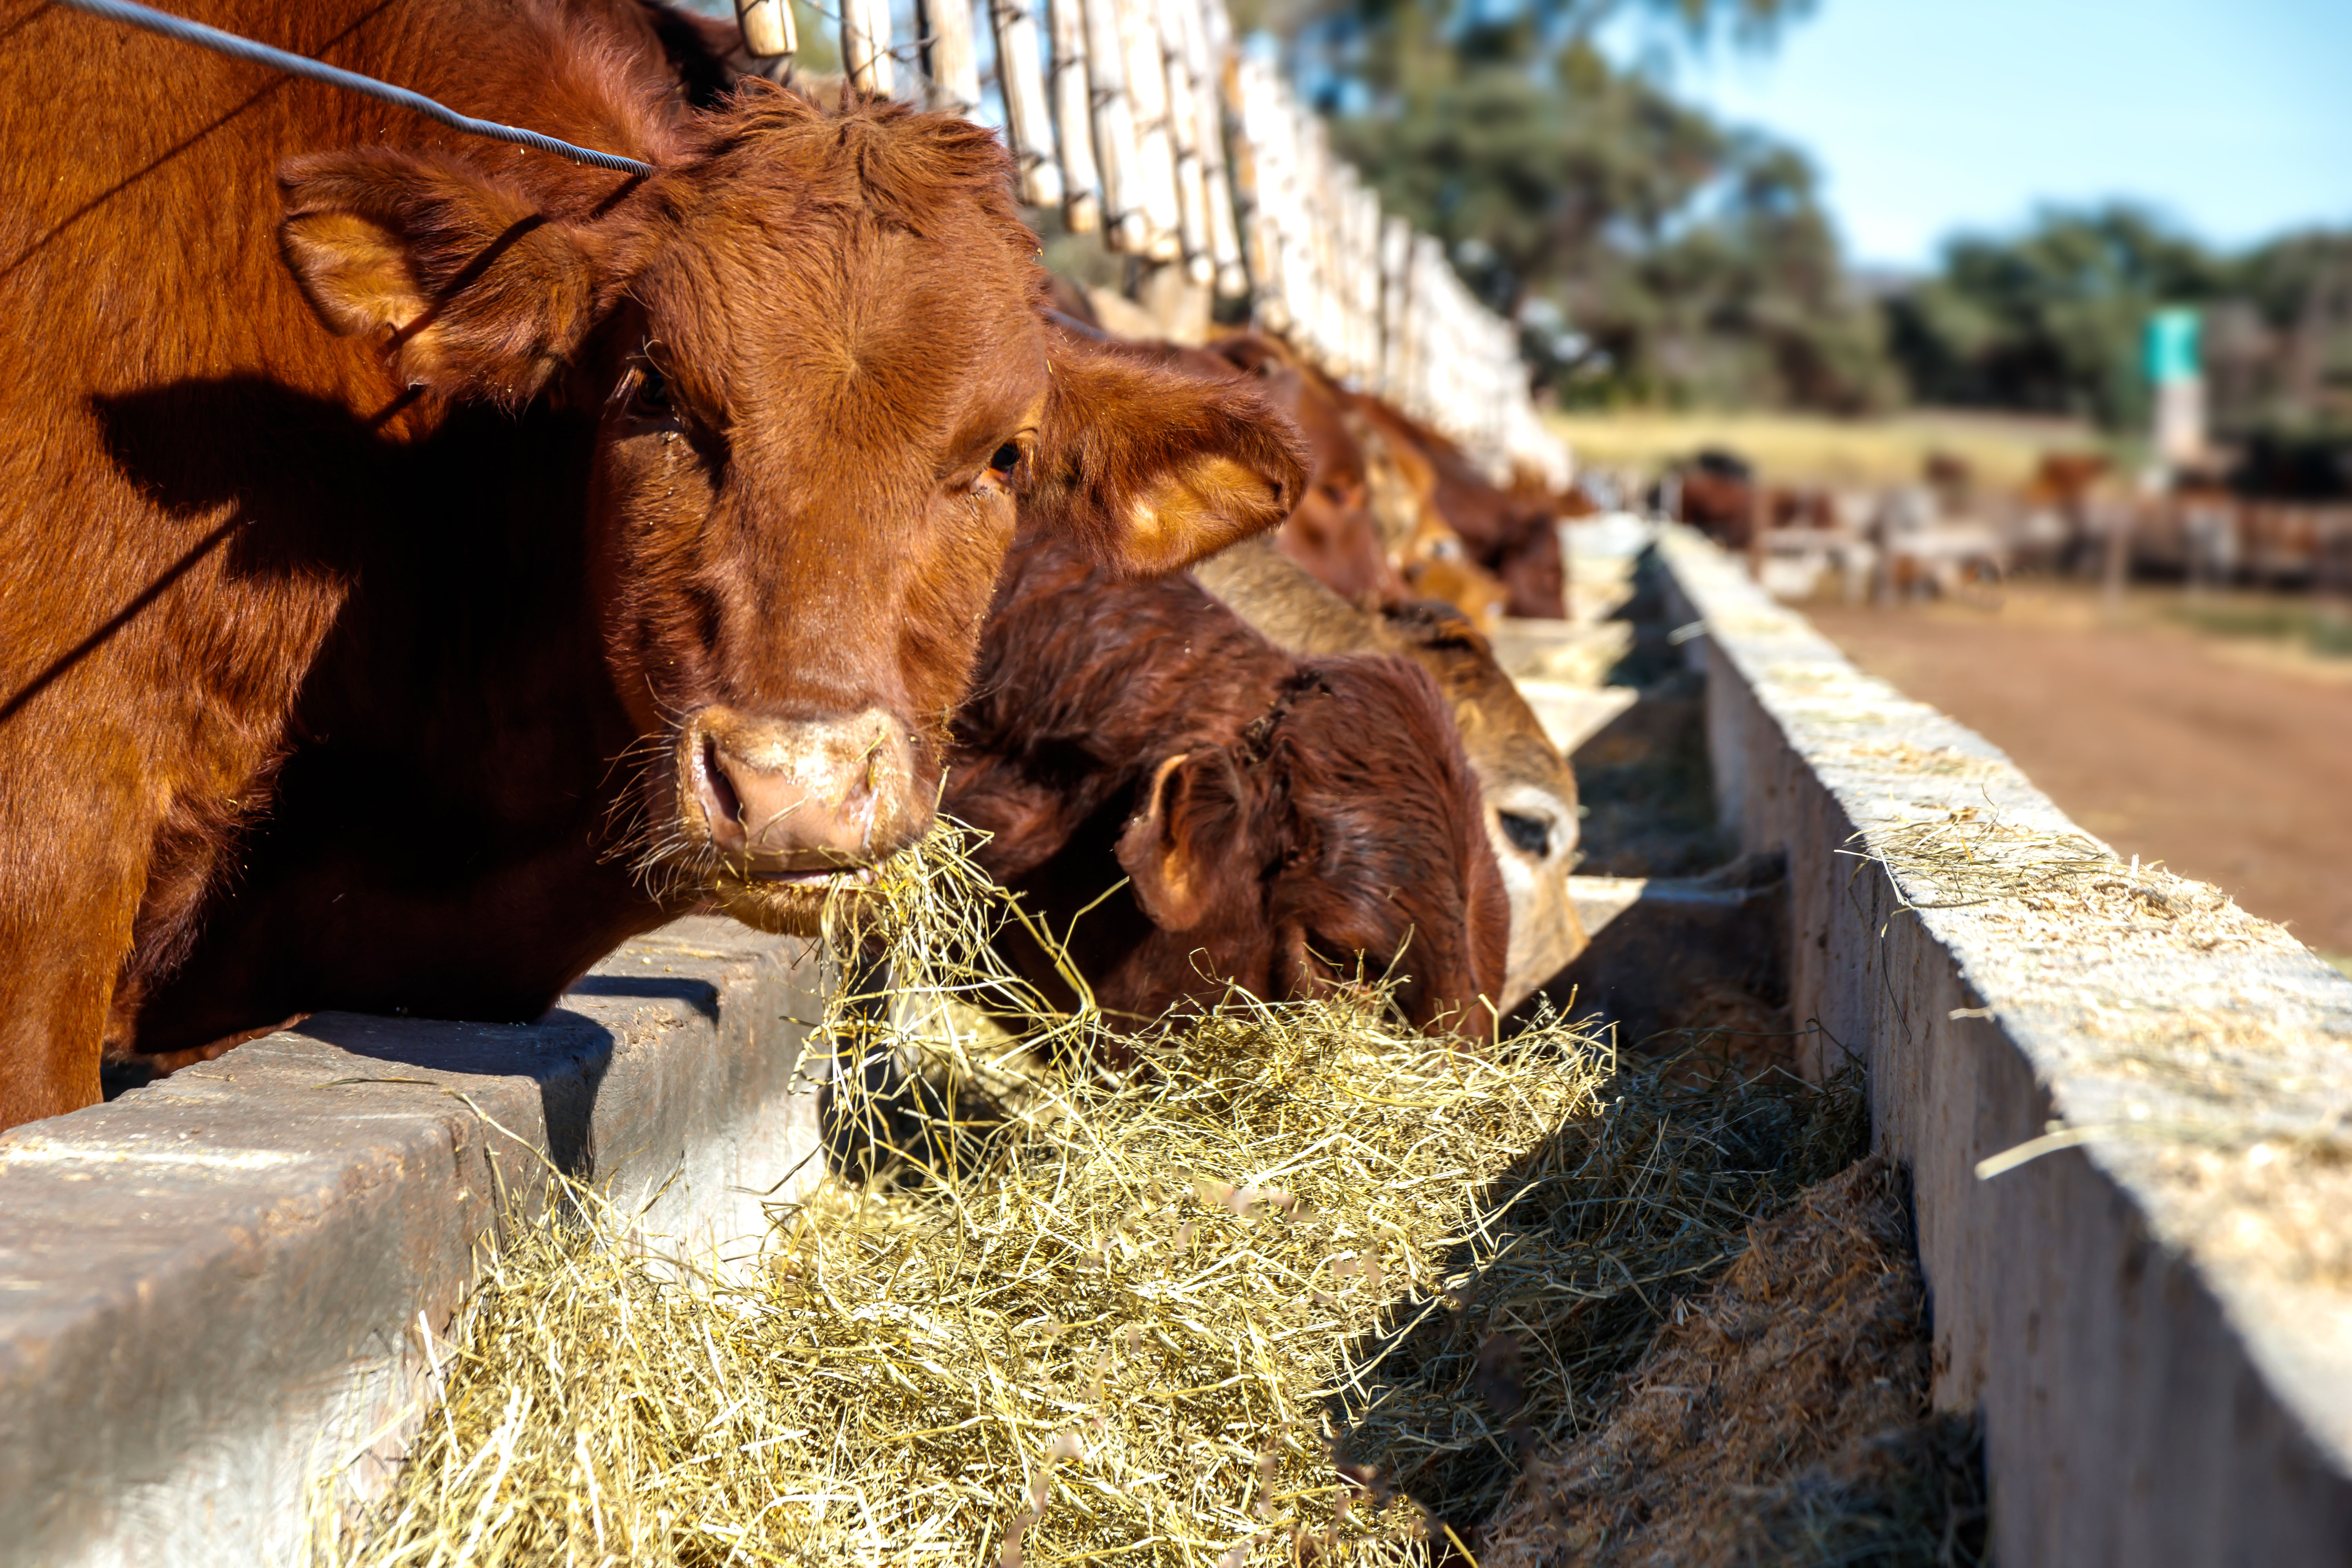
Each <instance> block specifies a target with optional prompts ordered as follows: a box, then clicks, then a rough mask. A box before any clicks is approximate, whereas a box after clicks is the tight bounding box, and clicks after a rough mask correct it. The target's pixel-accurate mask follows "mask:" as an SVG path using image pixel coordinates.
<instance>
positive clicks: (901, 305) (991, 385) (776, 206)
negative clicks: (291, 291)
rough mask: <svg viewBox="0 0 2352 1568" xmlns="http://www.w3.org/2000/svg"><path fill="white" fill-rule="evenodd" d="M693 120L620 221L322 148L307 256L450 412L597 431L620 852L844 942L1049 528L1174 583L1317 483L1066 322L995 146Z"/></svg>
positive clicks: (594, 494) (309, 208)
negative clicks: (546, 407) (1050, 324)
mask: <svg viewBox="0 0 2352 1568" xmlns="http://www.w3.org/2000/svg"><path fill="white" fill-rule="evenodd" d="M665 134H666V138H667V139H666V140H664V139H663V138H655V140H656V141H660V142H662V145H660V146H656V147H655V148H654V149H653V153H652V155H653V158H654V161H655V162H656V165H657V166H656V173H655V174H652V175H650V176H647V177H645V178H643V179H641V180H638V181H635V182H630V183H628V184H625V185H623V186H622V187H621V188H620V190H618V191H617V192H615V193H614V194H613V195H610V196H608V197H607V198H605V200H604V202H603V204H602V205H596V206H593V207H587V208H585V209H584V210H569V209H563V208H561V207H557V206H551V204H550V203H549V202H547V201H546V200H544V199H536V200H535V199H534V198H533V197H532V196H531V195H530V194H528V193H526V192H525V191H523V190H522V189H520V188H519V187H516V186H512V185H509V184H504V183H502V182H501V181H499V179H496V178H493V177H490V176H488V175H486V174H482V173H480V172H479V170H478V169H477V168H475V167H474V166H472V165H470V164H467V163H459V162H457V161H455V160H452V159H446V158H438V157H432V156H426V155H422V154H416V153H392V152H366V153H331V154H325V155H319V156H312V157H306V158H300V159H296V160H294V161H292V162H290V163H289V164H287V165H286V167H285V168H284V169H283V171H282V172H281V178H282V184H283V186H284V195H285V201H286V209H287V216H286V218H285V220H284V224H283V226H282V228H281V231H280V237H281V246H282V249H283V251H284V253H285V256H286V258H287V261H288V265H289V267H290V268H292V270H293V272H294V274H295V276H296V278H297V279H298V280H299V283H300V284H301V286H302V288H303V289H304V292H305V293H306V295H307V296H308V297H309V299H310V302H311V304H312V306H313V308H314V309H315V310H317V312H318V313H319V315H320V317H321V319H322V320H324V321H326V322H327V324H328V325H329V326H330V327H331V329H333V330H336V331H343V332H358V333H368V334H373V336H374V337H375V338H376V340H377V342H378V343H379V344H380V346H381V349H382V352H383V354H384V355H385V356H387V358H388V360H389V363H390V365H391V368H392V370H393V372H394V375H395V376H396V377H397V378H398V379H399V381H400V383H401V384H404V385H405V386H407V387H410V388H412V389H417V395H420V396H422V397H424V398H426V399H428V400H430V399H445V400H446V399H475V400H488V401H493V402H497V403H501V404H505V405H521V404H523V403H526V402H530V401H532V400H539V399H543V400H547V401H550V402H551V403H554V404H556V405H560V406H563V407H568V408H571V409H574V410H577V411H578V412H579V414H580V415H581V416H583V419H585V420H593V425H594V436H593V458H592V459H591V462H590V472H589V474H588V477H587V484H586V492H585V493H586V496H587V514H588V515H587V527H588V531H589V547H590V560H591V563H592V566H591V573H590V585H591V591H592V593H593V597H594V601H595V605H594V609H595V616H596V619H597V623H598V626H599V628H600V630H601V634H602V641H603V648H604V658H605V662H606V665H607V668H608V672H609V674H610V677H611V680H612V683H613V687H614V691H615V693H616V694H617V696H618V698H619V700H620V701H621V703H622V705H623V706H624V708H625V710H627V712H628V713H629V715H630V716H631V718H632V719H633V720H634V721H635V727H636V729H637V731H638V732H639V735H640V737H641V740H640V744H639V746H638V748H637V750H636V752H635V755H636V756H637V757H638V758H639V759H641V760H642V761H643V762H644V763H645V765H643V766H642V767H641V768H640V769H639V770H638V776H637V777H636V779H635V783H634V784H632V785H631V786H630V794H629V796H628V798H627V799H626V800H625V803H624V805H625V810H624V811H623V812H621V813H620V814H619V816H622V817H625V818H627V819H628V820H627V821H626V822H625V824H623V825H621V826H616V827H615V828H614V845H613V846H611V848H613V849H614V852H616V853H625V854H627V855H629V856H631V857H633V858H635V861H636V863H637V865H638V867H639V868H640V871H641V873H642V874H643V876H644V877H645V878H646V881H647V883H648V886H649V888H650V889H651V890H653V891H654V892H655V893H656V895H657V896H659V897H661V898H662V899H664V900H666V901H668V902H671V903H674V904H675V903H680V902H687V901H692V900H707V901H709V902H710V903H712V904H714V905H715V906H716V907H718V908H719V909H722V910H725V911H726V912H728V913H730V914H733V915H735V916H737V917H738V918H740V919H742V920H744V921H748V922H750V923H751V924H753V925H757V926H761V927H762V928H765V929H769V930H798V931H807V930H810V929H812V928H813V925H814V922H815V921H816V920H817V918H818V915H819V912H820V910H821V909H822V907H823V903H824V899H825V898H826V896H827V895H828V894H829V893H830V892H833V891H835V890H837V889H839V888H840V887H841V886H842V885H844V884H845V882H854V881H855V880H856V878H857V876H858V874H860V873H861V872H862V870H863V868H868V867H870V866H871V865H872V864H873V863H874V862H875V861H877V859H879V858H882V857H884V856H887V855H888V854H890V853H891V852H893V851H895V850H897V849H899V848H901V847H904V846H906V845H907V844H908V843H910V842H911V841H912V840H913V839H914V838H915V837H918V836H919V834H920V833H921V832H922V831H923V830H924V828H925V827H926V826H928V825H929V822H930V819H931V815H932V809H933V805H934V803H935V800H936V798H937V795H938V792H939V781H940V767H941V763H942V751H943V742H944V739H945V733H946V723H947V720H948V716H949V714H950V711H951V710H953V708H954V706H955V705H956V703H957V702H958V700H960V699H961V697H962V695H963V691H964V688H965V685H966V683H967V680H968V678H969V674H970V670H971V662H972V658H973V656H974V652H975V648H976V646H977V640H978V634H979V628H980V624H981V621H982V616H984V615H985V613H986V611H987V608H988V604H989V595H990V591H991V588H992V585H993V583H994V581H995V578H996V575H997V572H998V569H999V567H1000V565H1001V564H1002V563H1003V556H1004V552H1005V549H1006V546H1007V543H1008V542H1009V541H1010V539H1011V537H1012V533H1013V525H1014V521H1015V519H1016V517H1017V516H1021V515H1024V514H1025V515H1027V516H1029V517H1030V518H1031V519H1032V520H1033V521H1035V522H1037V523H1039V524H1040V525H1041V526H1045V527H1048V528H1053V529H1058V530H1061V531H1066V532H1068V533H1070V534H1073V535H1075V536H1076V537H1078V538H1080V539H1082V540H1083V541H1084V542H1085V543H1086V545H1087V548H1088V550H1089V552H1090V553H1091V554H1092V555H1093V557H1094V558H1095V559H1096V560H1097V561H1098V562H1100V563H1105V564H1107V565H1108V566H1109V567H1111V568H1112V569H1114V570H1118V571H1132V572H1163V571H1169V570H1173V569H1176V568H1178V567H1181V566H1183V565H1185V564H1187V563H1190V562H1191V561H1192V560H1193V559H1194V558H1195V557H1197V556H1199V555H1201V554H1203V553H1205V552H1210V551H1213V550H1216V549H1219V548H1222V547H1223V545H1225V544H1227V543H1230V542H1233V541H1234V540H1236V539H1238V538H1241V537H1243V536H1244V535H1246V534H1249V533H1251V532H1254V531H1257V530H1260V529H1263V528H1266V527H1269V526H1271V525H1272V524H1274V523H1275V522H1276V521H1279V520H1280V519H1281V518H1282V517H1283V515H1284V514H1285V513H1286V512H1287V511H1288V510H1290V508H1291V505H1292V503H1293V502H1294V501H1295V500H1296V499H1297V493H1298V489H1299V488H1300V484H1301V481H1302V479H1303V477H1304V476H1303V473H1302V467H1301V463H1300V459H1299V458H1298V456H1297V452H1296V449H1295V439H1294V437H1292V436H1291V435H1290V433H1289V431H1288V430H1287V427H1286V425H1285V424H1284V422H1283V421H1282V420H1281V419H1280V418H1279V417H1277V416H1274V415H1273V413H1272V410H1271V409H1270V408H1269V407H1268V406H1267V405H1266V403H1265V400H1264V399H1263V398H1261V397H1259V396H1258V395H1255V394H1254V393H1252V392H1251V391H1250V390H1249V389H1247V388H1245V387H1241V386H1213V385H1209V384H1202V383H1198V382H1194V381H1191V380H1187V379H1185V378H1182V377H1180V376H1176V375H1172V374H1169V373H1166V372H1164V371H1160V370H1157V369H1154V368H1152V367H1150V366H1148V365H1144V364H1140V363H1135V362H1132V361H1130V360H1129V359H1127V358H1124V357H1122V356H1121V355H1119V354H1118V353H1117V352H1115V351H1112V350H1109V349H1108V348H1105V347H1102V346H1100V345H1091V344H1087V343H1083V342H1076V341H1073V340H1069V339H1065V338H1062V337H1059V336H1057V335H1054V334H1052V333H1051V332H1050V331H1049V329H1048V328H1047V327H1046V325H1045V321H1044V318H1043V317H1042V316H1041V315H1040V314H1039V311H1038V309H1037V306H1038V303H1039V301H1040V300H1041V299H1042V297H1043V289H1044V275H1043V273H1042V271H1041V270H1040V268H1039V267H1038V265H1037V261H1036V244H1035V240H1034V237H1032V236H1031V235H1030V234H1029V232H1028V230H1027V229H1025V228H1024V226H1022V224H1021V222H1020V218H1019V215H1018V213H1017V211H1016V209H1015V208H1014V206H1013V202H1012V197H1011V195H1010V168H1009V164H1008V162H1007V160H1006V158H1005V155H1004V153H1003V148H1002V147H1001V145H1000V144H999V143H998V142H997V141H996V140H995V138H994V137H993V136H992V134H991V133H989V132H985V131H982V130H981V129H980V128H978V127H974V126H971V125H970V124H968V123H966V122H964V121H959V120H956V119H953V118H950V117H948V116H944V115H923V114H917V113H914V112H911V111H909V110H906V109H904V108H902V107H899V106H897V105H892V104H888V103H877V102H871V101H856V100H850V99H849V98H848V97H847V96H846V95H845V96H844V100H843V101H842V103H841V104H840V105H839V106H838V107H837V108H835V109H834V110H829V111H828V110H822V109H820V108H818V107H817V106H815V105H814V104H812V103H810V102H809V101H807V100H803V99H802V98H799V97H797V96H795V95H793V94H791V93H787V92H784V91H782V90H781V89H774V88H772V87H771V86H770V85H769V84H767V83H766V82H764V81H761V80H758V79H752V80H750V81H747V82H746V83H744V84H743V86H742V87H741V88H740V89H739V91H738V93H737V95H736V96H735V97H734V98H733V99H732V100H730V101H729V103H728V104H727V105H726V106H725V107H724V108H722V109H721V110H717V111H715V112H713V113H711V114H709V115H704V116H688V117H687V118H686V120H685V121H683V122H682V123H681V124H680V125H678V126H677V127H674V128H672V130H670V131H669V132H666V133H665ZM576 205H577V204H575V207H576Z"/></svg>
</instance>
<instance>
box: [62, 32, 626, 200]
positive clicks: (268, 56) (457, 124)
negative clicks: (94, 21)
mask: <svg viewBox="0 0 2352 1568" xmlns="http://www.w3.org/2000/svg"><path fill="white" fill-rule="evenodd" d="M55 3H56V4H57V5H65V6H68V7H70V8H71V9H73V10H76V11H85V12H88V13H89V15H90V16H103V17H104V18H106V19H107V20H108V21H110V22H121V23H122V24H123V25H124V26H131V27H143V28H145V29H146V30H147V31H148V32H151V33H158V34H161V35H162V36H163V37H167V38H175V39H177V40H178V41H180V42H181V43H184V44H194V45H195V46H196V47H198V48H205V49H210V50H212V51H213V52H214V53H215V54H221V55H227V56H229V57H230V58H233V59H240V60H251V61H253V62H254V63H255V64H257V65H265V66H268V67H271V68H274V69H277V70H282V71H284V72H286V73H287V74H288V75H289V76H299V77H308V78H309V79H310V80H312V81H322V82H325V83H326V84H327V85H328V86H330V87H340V88H341V89H344V90H345V91H347V92H356V93H361V94H363V95H364V96H366V97H369V98H377V99H382V100H383V101H384V102H386V103H396V104H398V105H400V107H401V108H403V109H408V110H415V112H417V113H418V114H421V115H423V116H425V118H426V119H427V120H436V121H440V122H441V123H442V124H444V125H446V126H448V127H449V128H450V129H451V130H453V131H462V132H466V134H467V135H468V136H487V137H488V138H490V139H491V140H492V141H494V142H514V143H515V144H516V145H518V146H522V147H536V148H537V149H539V151H541V152H542V153H554V154H555V155H556V156H557V157H559V158H569V159H571V160H572V162H573V163H587V164H590V165H592V166H593V167H595V168H599V169H611V170H614V172H616V173H618V174H652V173H653V172H654V166H653V165H652V164H651V163H640V162H639V161H638V160H636V159H635V158H624V157H622V156H621V155H620V154H619V153H598V152H595V151H593V150H592V149H590V148H586V147H575V146H573V145H572V143H571V142H560V141H558V140H556V138H554V137H552V136H543V135H541V133H540V132H536V131H525V130H524V129H522V128H521V127H520V126H519V125H501V124H499V122H498V121H495V120H476V119H475V118H474V117H473V116H471V115H469V114H460V113H458V112H457V110H454V109H446V108H444V107H442V106H441V105H440V104H437V103H436V102H434V101H433V100H431V99H429V98H427V97H425V95H424V94H423V93H421V92H411V91H409V90H408V89H406V88H404V87H394V86H393V85H392V84H391V83H390V82H385V81H378V80H376V79H375V78H373V77H372V76H362V75H360V74H359V72H357V71H347V70H344V69H343V68H341V67H340V66H331V65H328V64H326V63H325V62H324V61H321V60H314V59H311V58H309V57H308V56H306V55H295V54H289V53H287V52H286V51H285V50H284V49H274V48H271V47H269V46H268V44H257V43H255V42H254V41H253V40H252V39H250V38H241V37H237V36H236V34H235V33H224V32H222V31H221V30H220V29H219V28H218V27H208V26H205V24H204V23H202V22H192V21H190V20H188V18H186V17H185V16H172V15H170V14H168V13H166V12H163V11H155V10H151V9H149V8H148V7H147V6H144V5H133V4H131V0H55Z"/></svg>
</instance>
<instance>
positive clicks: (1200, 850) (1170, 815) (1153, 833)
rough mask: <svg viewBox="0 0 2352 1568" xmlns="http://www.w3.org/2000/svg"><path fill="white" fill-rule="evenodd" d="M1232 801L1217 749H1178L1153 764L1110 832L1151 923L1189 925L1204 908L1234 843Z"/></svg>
mask: <svg viewBox="0 0 2352 1568" xmlns="http://www.w3.org/2000/svg"><path fill="white" fill-rule="evenodd" d="M1240 804H1241V802H1240V795H1239V781H1237V780H1236V779H1235V778H1234V776H1233V770H1232V763H1231V760H1230V759H1229V758H1227V756H1226V755H1225V753H1224V752H1222V751H1219V750H1215V749H1210V750H1206V751H1199V752H1178V753H1177V754H1176V755H1175V756H1172V757H1170V758H1168V759H1167V760H1165V761H1164V762H1162V763H1160V766H1159V767H1158V768H1157V769H1155V770H1154V771H1153V773H1152V775H1151V788H1150V792H1149V794H1148V795H1146V796H1145V799H1144V804H1143V809H1142V810H1140V811H1139V812H1137V813H1136V814H1135V815H1134V816H1132V817H1129V819H1128V824H1127V829H1126V831H1125V832H1123V833H1121V834H1120V835H1119V837H1118V863H1119V865H1120V866H1121V867H1122V868H1124V869H1125V870H1126V872H1127V875H1128V878H1129V880H1130V881H1131V882H1132V883H1133V884H1134V887H1135V898H1136V901H1137V902H1138V903H1139V904H1141V905H1142V906H1143V912H1144V913H1145V914H1147V915H1149V916H1150V917H1151V923H1152V924H1153V925H1156V926H1158V927H1160V930H1162V931H1190V930H1192V928H1193V927H1194V926H1196V925H1198V924H1200V923H1201V921H1202V919H1203V918H1204V917H1205V916H1206V915H1207V914H1208V912H1209V909H1210V907H1211V905H1212V903H1213V884H1214V883H1215V882H1216V881H1217V879H1218V875H1219V872H1220V871H1221V870H1223V868H1225V867H1226V866H1227V865H1229V864H1230V863H1231V861H1232V858H1233V856H1234V853H1235V851H1236V850H1237V849H1238V847H1239V846H1237V845H1236V844H1235V843H1234V826H1235V824H1236V822H1237V821H1238V819H1239V816H1240V815H1241V814H1240Z"/></svg>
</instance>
